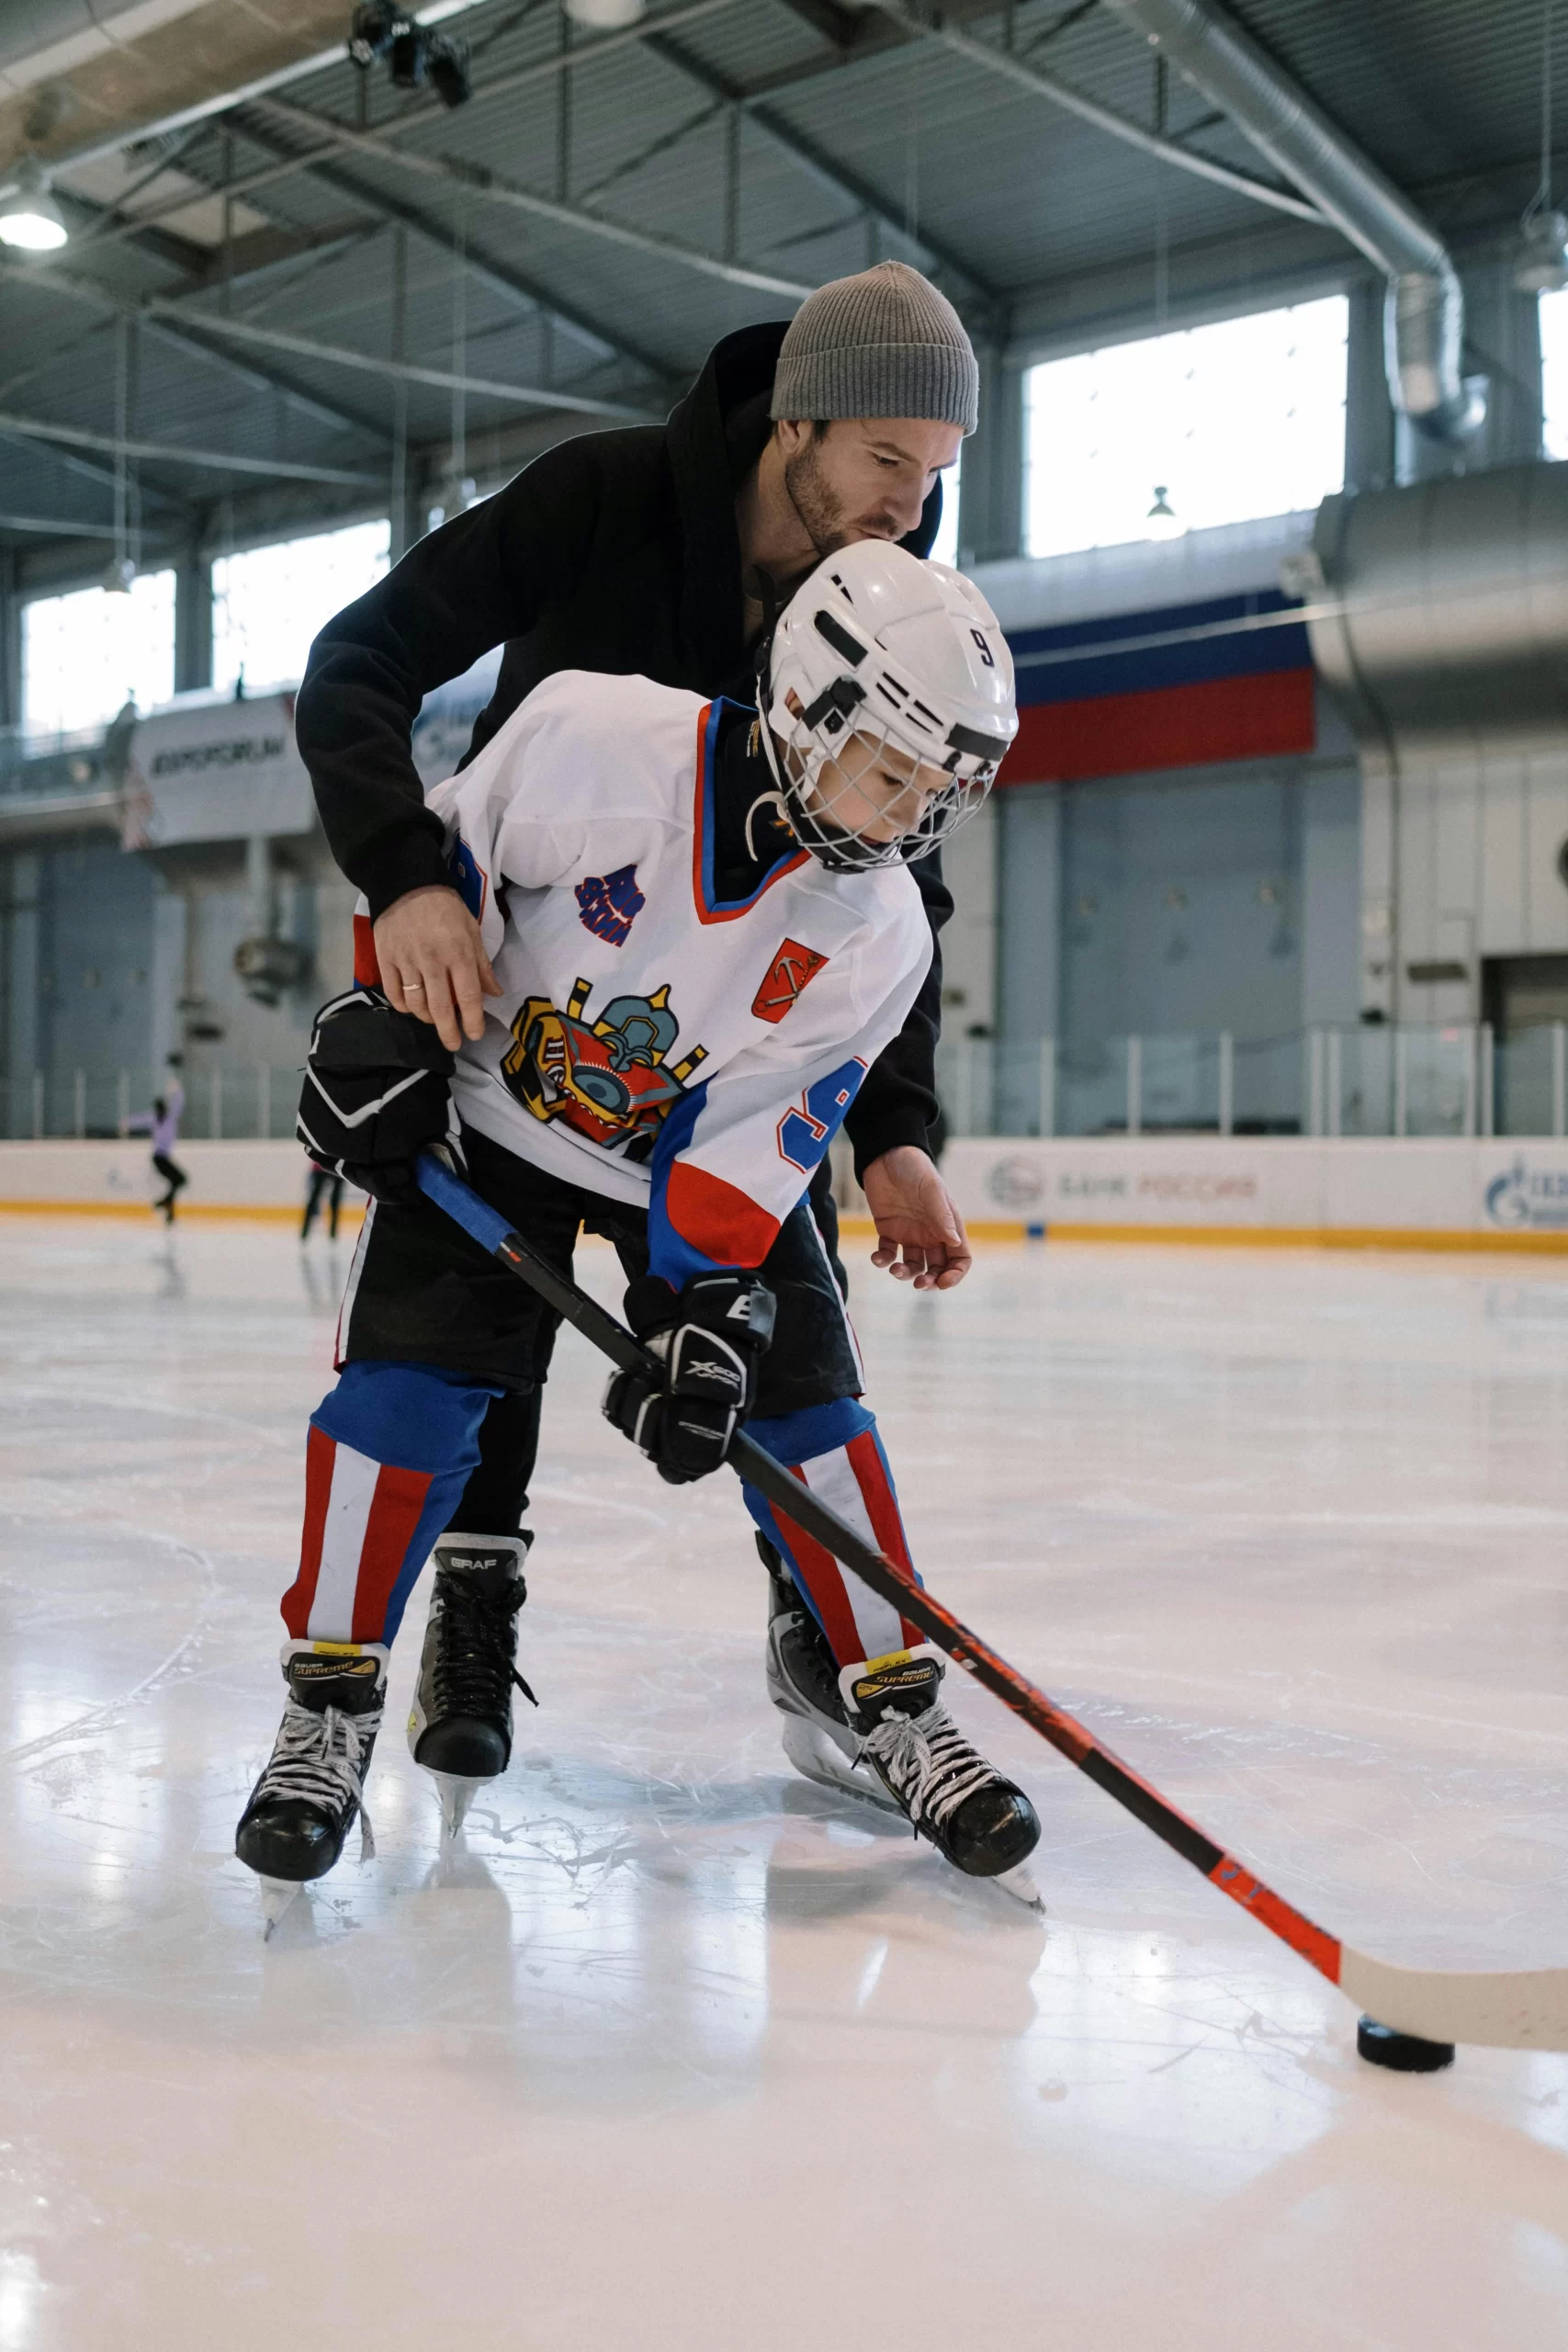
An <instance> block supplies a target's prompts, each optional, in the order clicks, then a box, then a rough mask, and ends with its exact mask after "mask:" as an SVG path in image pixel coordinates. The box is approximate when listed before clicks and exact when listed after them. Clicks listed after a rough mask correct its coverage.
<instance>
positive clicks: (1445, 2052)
mask: <svg viewBox="0 0 1568 2352" xmlns="http://www.w3.org/2000/svg"><path fill="white" fill-rule="evenodd" d="M1356 2047H1357V2049H1358V2050H1359V2052H1360V2054H1361V2056H1362V2057H1363V2058H1366V2059H1369V2060H1370V2061H1371V2064H1373V2065H1374V2066H1388V2067H1391V2068H1392V2069H1393V2073H1394V2074H1396V2075H1436V2074H1440V2073H1441V2071H1442V2069H1443V2068H1444V2067H1445V2066H1451V2065H1452V2064H1453V2063H1454V2046H1453V2043H1452V2042H1451V2041H1422V2039H1421V2036H1420V2035H1419V2034H1418V2033H1401V2032H1400V2031H1399V2030H1398V2029H1397V2027H1395V2026H1392V2025H1379V2023H1378V2021H1377V2019H1376V2018H1361V2020H1360V2022H1359V2025H1358V2026H1357V2028H1356Z"/></svg>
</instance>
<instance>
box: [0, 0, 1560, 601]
mask: <svg viewBox="0 0 1568 2352" xmlns="http://www.w3.org/2000/svg"><path fill="white" fill-rule="evenodd" d="M1542 5H1543V0H1487V5H1485V6H1477V5H1476V0H1360V5H1359V6H1356V7H1354V8H1351V7H1347V6H1335V5H1328V0H1235V5H1234V6H1233V7H1232V10H1231V13H1232V14H1233V15H1234V16H1235V17H1238V18H1239V19H1240V20H1241V21H1242V22H1243V23H1244V24H1245V26H1246V27H1247V29H1248V30H1249V31H1250V32H1251V33H1252V34H1253V35H1254V37H1255V38H1256V39H1257V40H1258V41H1260V42H1261V43H1262V44H1263V45H1264V47H1265V48H1266V49H1267V50H1268V51H1269V52H1270V54H1271V55H1272V56H1273V57H1274V58H1275V59H1276V60H1277V62H1279V63H1280V65H1281V66H1282V67H1283V68H1284V69H1285V70H1286V71H1287V72H1288V73H1289V74H1292V75H1293V76H1294V77H1295V78H1296V79H1297V80H1298V81H1299V82H1300V83H1301V84H1302V85H1303V87H1304V88H1305V89H1306V90H1307V91H1308V92H1309V93H1310V94H1311V96H1313V97H1314V99H1315V100H1316V101H1317V103H1318V104H1319V105H1320V106H1321V107H1323V108H1324V109H1325V111H1326V112H1327V113H1328V114H1329V116H1330V117H1331V118H1332V119H1334V120H1335V121H1336V122H1337V124H1338V125H1339V126H1340V127H1341V128H1342V130H1344V131H1345V132H1346V133H1347V134H1348V136H1349V137H1350V138H1351V139H1352V140H1353V141H1356V142H1357V143H1358V144H1359V146H1360V147H1361V148H1362V149H1363V151H1364V152H1365V153H1367V154H1368V155H1369V156H1371V158H1372V159H1373V160H1374V161H1375V162H1376V163H1377V164H1379V165H1381V166H1382V169H1383V170H1384V171H1385V172H1386V173H1387V174H1388V175H1390V176H1391V177H1392V178H1393V180H1394V181H1396V182H1397V183H1398V185H1399V186H1400V187H1403V188H1404V190H1405V191H1406V192H1407V193H1408V194H1409V195H1410V196H1412V197H1413V198H1415V199H1416V201H1417V202H1418V203H1419V204H1420V205H1421V206H1422V207H1423V208H1424V209H1426V211H1427V214H1428V216H1429V217H1430V219H1431V220H1433V222H1434V223H1435V224H1436V225H1437V226H1438V229H1439V230H1440V231H1441V232H1443V234H1444V235H1445V236H1446V237H1447V238H1448V239H1449V241H1450V246H1451V247H1452V249H1453V250H1454V252H1455V254H1456V255H1457V256H1458V257H1459V258H1460V259H1461V261H1462V259H1463V257H1464V254H1465V253H1466V251H1467V250H1473V249H1475V248H1476V247H1477V246H1479V245H1482V244H1484V243H1486V242H1487V241H1489V240H1495V239H1496V238H1497V237H1498V236H1499V234H1506V233H1507V232H1509V231H1510V230H1511V227H1512V224H1513V223H1514V222H1516V221H1517V218H1518V215H1519V213H1520V211H1521V209H1523V207H1524V206H1525V204H1526V203H1527V202H1528V201H1529V197H1530V195H1531V192H1532V190H1533V189H1534V187H1535V185H1536V181H1537V175H1538V170H1539V160H1538V158H1539V142H1540V89H1541V73H1542V68H1541V55H1542ZM349 15H350V9H349V6H347V5H346V0H268V6H266V7H265V10H264V9H254V8H251V7H248V6H237V5H235V0H204V5H196V6H193V5H191V0H141V5H140V6H132V7H130V8H129V9H128V10H124V11H118V12H117V7H116V5H115V0H97V5H96V6H89V5H88V0H28V5H20V6H17V5H13V6H9V7H6V8H4V9H0V156H5V157H6V158H7V161H8V162H9V163H14V162H15V161H16V159H17V157H19V156H20V155H22V154H24V153H33V154H36V155H37V156H38V157H39V159H40V160H41V161H42V162H43V163H44V164H47V165H48V167H49V168H50V169H51V172H52V174H53V188H54V193H55V196H56V198H57V200H58V201H59V203H60V204H61V207H62V210H63V211H64V213H65V215H66V217H67V220H68V222H69V226H70V230H71V236H70V242H69V243H68V244H67V245H66V246H65V247H64V248H63V249H62V251H60V252H58V253H56V254H50V255H47V256H40V257H38V258H30V257H23V256H20V255H17V254H7V255H6V258H5V260H4V263H3V265H0V544H8V545H9V546H11V547H12V548H15V549H16V550H17V553H18V556H20V555H21V554H22V552H23V551H24V550H25V551H26V552H25V561H26V568H27V576H39V577H41V576H44V573H45V572H48V573H50V574H52V575H55V576H59V575H61V574H62V570H63V569H68V568H69V567H70V566H71V565H73V564H74V565H75V567H76V569H77V570H78V571H85V570H90V569H91V567H92V565H94V564H99V565H101V563H102V560H103V547H102V544H101V542H102V541H103V540H104V539H105V538H106V537H107V535H108V534H110V533H111V532H112V527H113V515H114V499H115V494H116V477H117V464H118V469H119V474H120V478H121V479H122V480H128V481H130V485H131V494H132V496H133V500H134V505H135V513H136V516H137V518H138V519H139V521H140V526H141V532H142V543H141V544H142V550H143V552H149V553H153V554H155V553H156V551H157V550H158V549H159V548H162V547H165V546H169V545H174V544H185V543H190V542H191V541H192V540H193V539H200V540H204V541H205V542H206V543H208V544H210V543H211V541H212V538H213V534H214V528H215V526H214V524H213V520H212V518H213V516H214V515H215V514H218V513H221V515H222V516H223V518H224V521H223V531H224V533H225V535H228V536H235V537H242V538H243V537H254V536H256V535H257V533H258V532H260V531H264V530H265V529H267V528H268V527H272V526H276V525H279V524H283V523H285V522H287V521H288V519H289V518H292V517H297V516H298V515H300V514H303V513H305V512H307V511H310V512H332V511H344V512H347V511H353V510H355V509H357V510H359V511H364V510H365V509H366V508H367V505H369V504H371V503H375V502H376V501H377V500H380V501H382V502H383V503H384V501H385V498H386V494H387V492H386V485H387V484H388V482H389V480H391V479H392V478H393V476H394V473H395V470H396V469H398V468H399V467H400V466H401V467H403V468H404V469H411V468H412V469H413V470H414V471H415V472H421V469H423V472H421V478H422V479H426V478H432V477H434V476H436V475H438V474H439V472H440V470H441V469H442V468H443V467H445V468H446V469H450V468H451V465H452V457H451V451H452V447H453V444H454V441H455V440H456V442H457V448H458V461H459V466H460V469H462V470H466V471H468V472H470V473H473V474H475V475H477V476H479V478H480V479H484V478H487V477H488V476H491V475H493V474H494V473H496V472H498V471H500V470H502V469H504V468H506V467H508V466H509V465H511V464H513V463H514V462H516V460H517V458H519V457H521V456H524V455H525V454H527V452H528V450H529V449H530V448H531V447H538V446H542V444H543V443H544V442H546V441H547V440H549V439H551V438H554V437H557V436H558V434H559V433H560V432H561V431H562V430H566V429H581V428H582V427H583V426H585V425H588V426H592V425H593V424H600V423H605V422H614V421H616V420H619V419H622V418H630V417H655V416H659V415H661V414H662V413H664V411H665V410H666V408H667V407H668V405H669V403H670V401H671V398H672V397H673V396H674V395H675V394H676V393H677V392H678V391H679V390H680V389H681V388H682V385H683V384H684V382H685V381H687V380H688V379H689V378H690V375H691V373H692V371H693V370H694V368H695V367H696V366H697V365H698V363H699V362H700V360H701V358H702V356H703V354H704V353H705V350H706V349H707V347H708V346H709V345H710V344H711V343H712V342H713V341H714V340H715V339H716V337H717V336H718V335H720V334H724V333H726V332H727V331H728V330H729V329H730V328H733V327H736V326H739V325H741V324H743V323H745V322H748V321H750V320H755V319H760V318H767V317H778V316H783V315H787V313H788V312H789V311H790V310H791V309H793V307H794V305H795V302H796V301H797V300H799V298H800V297H801V295H802V294H803V293H805V292H806V291H807V290H808V289H809V288H811V287H813V286H816V285H818V284H820V283H821V282H822V281H823V280H824V279H826V278H829V277H836V276H839V275H841V274H842V273H844V272H845V271H847V270H852V269H855V268H858V267H860V266H863V265H864V263H865V262H866V261H867V260H868V259H870V258H873V257H876V256H886V255H897V256H898V257H901V258H905V259H908V260H910V261H913V262H915V263H916V264H918V265H919V266H921V267H923V268H925V269H927V270H928V271H930V272H931V275H932V276H933V277H936V278H937V279H938V280H939V282H940V283H941V284H942V286H944V287H945V288H946V289H947V290H948V291H949V292H950V293H951V294H952V296H953V299H954V300H955V301H957V302H958V304H959V306H960V308H961V309H962V310H963V311H964V315H965V317H966V318H967V319H968V321H969V322H970V324H971V327H972V330H973V331H974V333H975V334H976V339H977V340H981V341H984V342H985V343H986V344H987V345H990V346H991V347H992V348H993V349H996V350H999V351H1010V352H1012V353H1014V354H1015V355H1016V354H1017V353H1019V352H1021V351H1022V350H1025V349H1029V348H1038V347H1042V346H1043V345H1044V344H1047V343H1048V342H1049V340H1050V338H1052V337H1053V336H1055V337H1057V338H1058V339H1060V338H1061V337H1062V336H1064V335H1068V336H1071V335H1074V334H1076V335H1077V337H1078V339H1080V340H1085V341H1087V340H1089V339H1091V337H1092V334H1093V332H1094V331H1096V329H1097V328H1098V327H1100V326H1105V327H1106V328H1107V330H1108V331H1111V332H1116V331H1120V332H1126V331H1127V322H1129V321H1131V322H1134V323H1136V322H1139V321H1141V320H1143V319H1145V318H1152V316H1153V313H1154V308H1155V304H1156V300H1160V301H1161V302H1162V303H1165V304H1166V305H1168V314H1169V315H1172V316H1175V315H1179V314H1180V311H1181V309H1182V306H1183V304H1186V305H1188V306H1191V305H1197V306H1199V307H1202V306H1205V305H1206V306H1208V307H1211V308H1225V307H1236V306H1238V305H1240V304H1241V303H1243V302H1244V301H1247V300H1251V299H1253V298H1254V297H1255V295H1256V293H1257V291H1258V289H1259V288H1264V287H1266V286H1268V285H1270V284H1272V285H1280V284H1286V283H1303V284H1304V283H1306V282H1308V281H1310V280H1311V279H1312V277H1314V273H1315V274H1316V276H1317V277H1318V279H1319V280H1322V279H1324V278H1325V277H1329V276H1331V275H1332V274H1334V273H1336V272H1344V273H1345V274H1346V275H1349V274H1351V273H1353V272H1356V273H1359V272H1361V271H1363V270H1364V267H1365V265H1364V264H1362V263H1360V262H1359V258H1358V257H1357V256H1355V255H1354V254H1351V253H1350V251H1349V249H1348V247H1347V246H1346V245H1345V243H1343V241H1342V240H1341V239H1340V238H1339V237H1338V236H1337V234H1336V233H1334V232H1332V231H1330V230H1328V229H1326V228H1324V227H1322V226H1318V225H1314V223H1313V222H1311V221H1309V220H1303V219H1301V218H1299V217H1297V211H1298V210H1299V208H1297V209H1294V210H1293V209H1280V208H1279V207H1278V206H1277V205H1275V204H1273V203H1271V202H1270V201H1269V191H1270V189H1271V188H1272V189H1273V190H1275V191H1276V192H1280V193H1287V201H1288V192H1284V191H1279V187H1278V183H1277V182H1273V181H1272V180H1271V175H1270V173H1269V167H1268V166H1267V164H1264V163H1263V162H1262V161H1261V159H1260V158H1259V157H1258V154H1257V153H1256V152H1255V151H1254V150H1252V149H1251V148H1249V147H1248V145H1247V142H1246V141H1245V140H1244V139H1243V138H1242V137H1241V136H1240V134H1239V133H1238V132H1237V131H1236V130H1235V129H1234V128H1233V127H1232V125H1231V124H1230V123H1229V122H1227V121H1226V120H1224V119H1220V118H1216V117H1215V116H1214V115H1213V113H1212V112H1211V111H1210V110H1209V109H1208V107H1206V106H1205V104H1204V102H1203V101H1202V100H1201V98H1200V97H1199V96H1197V95H1196V94H1195V93H1194V92H1193V91H1191V90H1190V88H1189V87H1188V86H1187V85H1185V84H1183V83H1181V82H1180V81H1179V79H1178V78H1176V77H1175V76H1170V77H1169V78H1168V79H1167V77H1166V76H1165V75H1164V74H1162V73H1161V72H1160V70H1159V69H1158V67H1157V65H1156V60H1155V58H1154V56H1153V53H1152V52H1151V51H1149V50H1148V49H1147V47H1146V46H1145V45H1144V44H1143V43H1142V42H1141V41H1140V40H1139V39H1138V38H1137V36H1136V35H1135V33H1134V32H1133V31H1132V30H1130V29H1129V28H1128V27H1127V26H1126V25H1124V24H1123V23H1122V22H1120V21H1119V20H1118V19H1117V18H1116V17H1114V16H1113V15H1112V14H1111V13H1110V11H1109V10H1108V9H1106V8H1105V7H1103V6H1100V5H1099V0H1077V5H1057V0H1021V5H1017V6H1013V7H1011V8H1009V9H1006V10H1002V11H998V9H996V8H995V7H994V6H990V7H984V6H982V7H975V6H971V5H969V0H957V5H956V6H953V7H950V8H947V9H945V10H943V11H942V12H941V13H940V14H938V13H936V12H934V11H931V10H929V9H922V8H919V7H917V6H912V5H908V0H880V5H877V6H855V7H848V6H842V5H840V0H655V5H654V6H651V7H650V10H649V14H648V16H647V17H645V18H644V19H643V20H642V21H641V22H640V23H639V24H638V25H637V26H636V27H635V28H632V29H630V30H627V31H623V32H617V33H608V34H605V33H592V32H585V31H582V30H581V29H580V28H576V27H573V26H570V25H569V23H568V22H567V20H566V18H565V17H563V15H562V13H561V11H560V9H559V8H558V6H556V5H555V0H479V5H473V6H461V5H456V6H454V5H451V0H448V5H447V6H445V7H437V8H428V9H426V10H425V11H423V16H424V17H425V19H426V20H427V21H431V22H434V20H436V19H438V18H439V19H441V20H442V29H443V30H444V32H445V33H446V35H447V36H448V37H456V38H460V39H462V40H465V41H466V42H467V44H468V51H469V75H470V79H471V89H472V95H471V96H470V97H469V98H468V101H467V103H465V104H462V105H459V106H457V107H448V106H447V105H446V104H444V103H443V102H442V100H441V98H440V97H439V96H437V95H436V94H435V93H434V92H433V91H432V90H430V89H429V88H428V87H427V88H425V89H423V90H420V91H416V92H412V93H409V92H402V91H399V90H397V89H395V88H394V87H393V86H392V85H391V82H390V79H389V73H388V70H387V65H386V63H385V62H384V61H379V62H377V63H376V64H375V65H373V66H372V67H371V68H370V70H369V71H367V72H360V71H358V70H356V69H355V67H354V66H353V65H352V64H351V63H350V62H348V60H347V57H346V53H345V47H344V43H345V37H346V34H347V30H348V19H349ZM1558 46H1559V50H1560V51H1568V38H1564V39H1563V40H1561V41H1560V42H1559V45H1558ZM1563 78H1564V80H1568V73H1565V74H1564V77H1563ZM1064 92H1065V93H1066V102H1064ZM1563 95H1564V96H1568V91H1565V92H1564V93H1563ZM1075 99H1077V100H1083V101H1088V102H1089V111H1090V112H1091V113H1092V110H1093V109H1095V108H1099V109H1101V110H1103V111H1105V112H1107V113H1109V114H1110V115H1111V116H1113V117H1115V118H1118V119H1120V120H1121V121H1122V123H1123V124H1125V125H1127V126H1129V127H1130V128H1131V129H1132V130H1134V132H1135V133H1137V134H1141V135H1142V136H1143V137H1144V138H1145V141H1147V140H1149V139H1150V138H1153V139H1156V140H1160V141H1165V142H1167V145H1168V149H1169V150H1171V151H1179V153H1181V154H1185V155H1187V156H1190V157H1197V158H1201V159H1207V161H1208V162H1209V163H1210V164H1217V165H1219V166H1221V167H1222V171H1221V174H1220V175H1219V176H1218V177H1214V176H1207V177H1200V176H1196V175H1193V174H1192V173H1191V172H1190V171H1189V170H1188V169H1185V168H1182V167H1181V166H1180V165H1179V163H1178V162H1177V161H1176V159H1175V154H1174V153H1172V154H1171V155H1170V157H1169V159H1167V158H1166V157H1163V156H1162V155H1161V154H1160V153H1157V152H1154V151H1151V149H1150V147H1149V146H1148V145H1147V144H1145V145H1144V146H1142V147H1140V146H1137V145H1134V144H1130V143H1128V141H1126V140H1125V139H1122V138H1119V137H1117V136H1115V135H1113V134H1112V131H1111V130H1110V129H1108V128H1106V127H1104V126H1103V124H1102V123H1101V122H1100V121H1097V120H1094V119H1084V115H1083V113H1082V112H1074V111H1070V110H1069V107H1070V106H1071V104H1072V102H1073V101H1074V100H1075ZM1558 111H1559V116H1560V119H1568V107H1563V106H1562V103H1561V100H1560V102H1559V109H1558ZM1226 174H1229V175H1232V176H1231V177H1229V178H1227V177H1226ZM6 175H7V173H6V167H5V166H4V165H0V179H3V178H4V177H6ZM1238 180H1241V181H1245V182H1250V183H1254V184H1257V185H1256V186H1255V187H1253V189H1252V190H1251V191H1250V192H1249V191H1248V190H1247V187H1244V186H1240V185H1237V181H1238ZM1156 280H1157V281H1158V283H1159V285H1160V287H1161V288H1162V289H1163V290H1162V292H1161V293H1160V294H1159V295H1158V296H1156ZM405 450H406V451H407V452H408V453H409V454H408V455H407V456H406V457H405V456H403V455H402V454H401V453H402V452H403V451H405ZM40 567H41V569H40Z"/></svg>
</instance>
